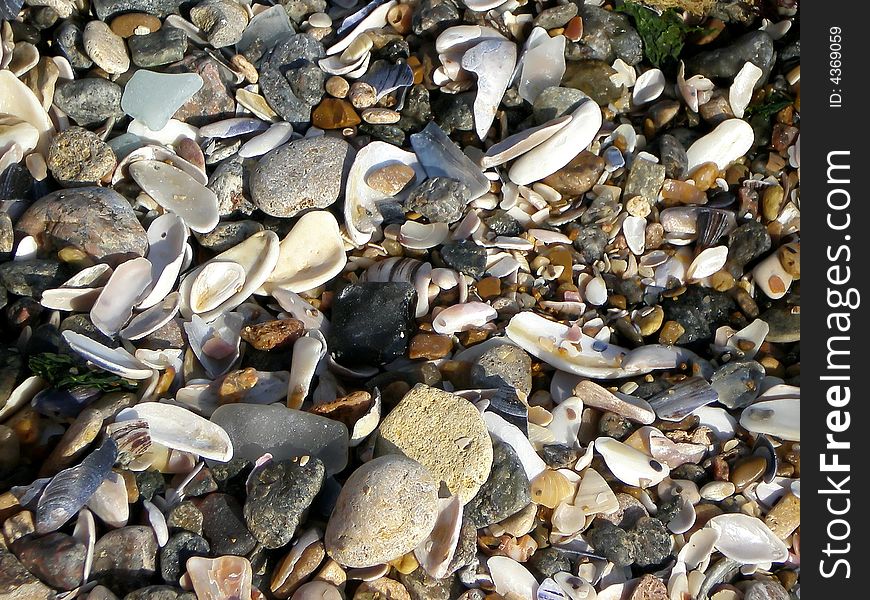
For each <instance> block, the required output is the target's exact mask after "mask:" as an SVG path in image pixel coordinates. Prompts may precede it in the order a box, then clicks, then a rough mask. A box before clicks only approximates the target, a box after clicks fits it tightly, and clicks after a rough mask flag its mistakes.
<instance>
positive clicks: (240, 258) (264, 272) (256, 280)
mask: <svg viewBox="0 0 870 600" xmlns="http://www.w3.org/2000/svg"><path fill="white" fill-rule="evenodd" d="M278 255H279V246H278V236H277V235H276V234H275V232H274V231H258V232H257V233H255V234H254V235H252V236H251V237H249V238H248V239H246V240H245V241H243V242H241V243H240V244H238V245H236V246H233V247H232V248H230V249H229V250H226V251H224V252H222V253H220V254H218V255H217V256H215V257H214V258H213V259H211V260H210V261H208V262H206V263H204V264H202V265H200V266H199V267H197V268H196V269H194V270H193V271H191V272H190V273H189V274H188V275H187V276H186V277H185V278H184V279H183V280H182V281H181V285H180V286H179V288H178V291H179V292H180V293H181V314H182V315H184V316H185V317H186V318H190V317H191V316H192V315H193V314H194V311H193V310H192V309H191V302H190V297H191V288H192V287H193V282H194V281H195V280H196V278H197V276H198V275H199V274H200V273H201V272H202V271H203V269H205V267H206V266H207V265H209V264H212V263H215V262H231V263H237V264H238V265H240V266H241V267H242V270H243V271H244V272H245V283H244V285H243V286H242V288H241V289H240V290H239V291H238V292H236V293H235V294H233V295H232V296H230V297H229V298H227V299H226V300H224V301H223V302H222V303H221V304H220V306H218V307H216V308H214V309H212V310H209V311H207V312H204V313H201V314H200V315H199V316H200V317H202V319H203V320H205V321H211V320H213V319H214V318H216V317H217V316H218V315H220V314H221V313H223V312H226V311H228V310H232V309H234V308H235V307H237V306H238V305H239V304H241V303H242V302H244V301H245V300H246V299H247V298H248V297H249V296H250V295H251V294H252V293H253V292H254V290H256V289H258V288H259V287H260V286H261V285H263V283H265V281H266V279H267V278H268V277H269V275H270V274H271V273H272V271H273V270H274V269H275V265H276V264H277V262H278Z"/></svg>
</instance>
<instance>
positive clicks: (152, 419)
mask: <svg viewBox="0 0 870 600" xmlns="http://www.w3.org/2000/svg"><path fill="white" fill-rule="evenodd" d="M134 419H138V420H142V421H145V422H146V423H148V433H149V434H150V436H151V440H152V441H153V442H155V443H157V444H161V445H163V446H166V447H167V448H172V449H175V450H181V451H182V452H189V453H191V454H196V455H198V456H201V457H203V458H206V459H210V460H215V461H219V462H227V461H229V460H230V459H231V458H232V457H233V444H232V442H231V441H230V437H229V436H228V435H227V432H226V431H224V430H223V428H222V427H220V426H219V425H217V424H215V423H212V422H211V421H209V420H207V419H204V418H202V417H200V416H198V415H195V414H194V413H192V412H190V411H189V410H187V409H186V408H182V407H180V406H172V405H171V404H162V403H158V402H143V403H141V404H137V405H136V406H134V407H132V408H125V409H124V410H122V411H121V412H119V413H118V415H117V416H116V417H115V421H116V422H121V421H130V420H134Z"/></svg>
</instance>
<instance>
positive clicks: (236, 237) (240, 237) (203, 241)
mask: <svg viewBox="0 0 870 600" xmlns="http://www.w3.org/2000/svg"><path fill="white" fill-rule="evenodd" d="M258 231H263V224H262V223H260V222H258V221H229V222H226V223H218V225H217V227H215V228H214V229H212V230H211V231H210V232H208V233H195V234H194V237H196V241H198V242H199V245H200V246H202V247H203V248H205V249H207V250H211V251H212V252H223V251H224V250H229V249H230V248H232V247H233V246H235V245H236V244H239V243H241V242H243V241H245V240H246V239H248V238H249V237H251V236H252V235H254V234H255V233H257V232H258Z"/></svg>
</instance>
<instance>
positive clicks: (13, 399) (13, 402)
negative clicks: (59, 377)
mask: <svg viewBox="0 0 870 600" xmlns="http://www.w3.org/2000/svg"><path fill="white" fill-rule="evenodd" d="M47 385H48V384H47V383H46V382H45V380H43V379H42V378H41V377H39V376H38V375H31V376H30V377H28V378H27V379H25V380H24V381H22V382H21V383H19V384H18V385H17V386H15V388H14V389H13V390H12V392H11V393H10V394H9V398H7V399H6V402H5V403H4V404H3V406H0V422H3V421H4V420H6V418H7V417H10V416H12V415H13V414H14V413H15V412H16V411H17V410H18V409H19V408H21V407H22V406H24V405H25V404H29V403H30V402H31V401H32V400H33V399H34V397H36V395H37V394H39V392H41V391H42V390H43V389H45V388H46V387H47Z"/></svg>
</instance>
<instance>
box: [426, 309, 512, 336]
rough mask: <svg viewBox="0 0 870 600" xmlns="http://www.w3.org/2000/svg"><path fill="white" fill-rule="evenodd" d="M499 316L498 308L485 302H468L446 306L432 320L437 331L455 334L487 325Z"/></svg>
mask: <svg viewBox="0 0 870 600" xmlns="http://www.w3.org/2000/svg"><path fill="white" fill-rule="evenodd" d="M497 316H498V313H497V312H496V310H495V309H494V308H493V307H491V306H490V305H489V304H485V303H483V302H466V303H465V304H455V305H453V306H450V307H448V308H445V309H444V310H442V311H441V312H439V313H438V315H437V316H436V317H435V318H434V319H433V320H432V329H434V330H435V332H436V333H441V334H454V333H458V332H460V331H466V330H468V329H471V328H474V327H481V326H483V325H486V324H487V323H489V322H490V321H492V320H493V319H495V318H496V317H497Z"/></svg>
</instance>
